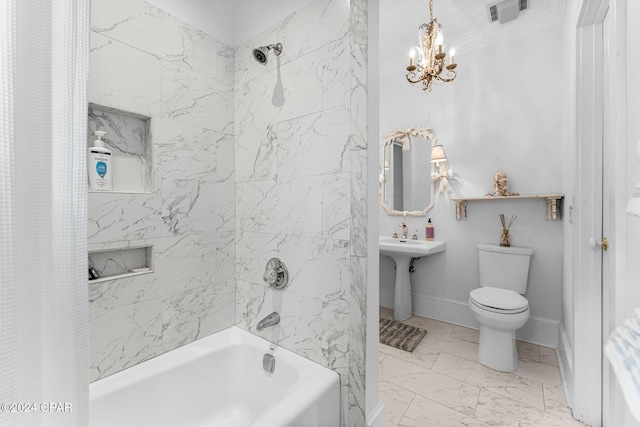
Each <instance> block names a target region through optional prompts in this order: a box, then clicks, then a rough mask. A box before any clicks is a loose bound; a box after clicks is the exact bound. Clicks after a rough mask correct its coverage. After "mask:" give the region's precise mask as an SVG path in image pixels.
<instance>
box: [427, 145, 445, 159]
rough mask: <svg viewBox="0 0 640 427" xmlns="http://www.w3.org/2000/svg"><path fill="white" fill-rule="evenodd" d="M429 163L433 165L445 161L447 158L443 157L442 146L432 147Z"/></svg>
mask: <svg viewBox="0 0 640 427" xmlns="http://www.w3.org/2000/svg"><path fill="white" fill-rule="evenodd" d="M431 161H432V162H433V163H437V162H446V161H447V156H445V154H444V149H443V148H442V145H434V146H433V147H432V148H431Z"/></svg>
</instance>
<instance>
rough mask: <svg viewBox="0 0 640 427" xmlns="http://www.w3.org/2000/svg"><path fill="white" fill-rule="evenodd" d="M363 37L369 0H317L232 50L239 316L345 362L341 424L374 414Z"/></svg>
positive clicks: (288, 342) (313, 354) (318, 356)
mask: <svg viewBox="0 0 640 427" xmlns="http://www.w3.org/2000/svg"><path fill="white" fill-rule="evenodd" d="M277 42H281V43H283V45H284V47H283V51H282V54H281V55H280V56H279V57H275V56H274V55H273V54H271V55H269V58H268V59H269V61H268V63H267V64H266V66H263V65H260V64H258V63H257V62H255V61H254V60H253V58H252V56H251V49H252V48H254V47H256V46H263V45H265V44H270V43H277ZM366 43H367V35H366V1H363V0H357V1H356V0H354V1H346V0H318V1H315V2H313V3H311V4H309V5H308V6H306V7H304V8H303V9H300V10H298V11H297V12H295V13H293V14H292V15H289V16H288V17H286V18H285V19H283V20H282V21H281V22H279V23H278V24H276V25H275V26H274V27H272V28H270V29H268V30H267V31H265V32H264V33H262V34H261V35H259V36H257V37H255V38H254V39H252V40H250V41H248V42H247V43H245V44H243V45H240V46H239V47H238V48H236V52H235V73H234V77H235V109H234V127H235V144H236V153H235V160H236V163H235V164H236V168H235V179H236V201H235V203H236V205H235V206H236V230H237V244H236V251H235V253H236V280H237V287H236V313H235V315H236V324H237V325H238V326H240V327H242V328H245V329H247V330H249V331H251V332H253V333H255V334H258V335H262V336H263V337H265V338H267V339H269V340H271V341H274V342H276V343H278V344H279V345H281V346H283V347H286V348H288V349H290V350H292V351H295V352H297V353H299V354H301V355H303V356H305V357H307V358H309V359H311V360H314V361H316V362H318V363H320V364H322V365H324V366H327V367H329V368H331V369H333V370H335V371H336V372H338V374H339V375H340V379H341V384H342V423H343V425H345V426H346V425H348V426H364V425H366V422H365V407H364V404H365V403H364V402H365V399H364V398H365V390H364V384H365V382H364V375H365V373H364V362H365V351H364V349H365V347H364V339H365V337H364V331H365V321H366V319H365V304H366V260H367V258H366V257H367V253H366V241H365V239H366V220H367V217H366V188H367V180H366V164H367V152H366V135H367V123H366V114H367V113H366V103H367V86H366V70H367V62H366V48H367V45H366ZM273 256H278V257H281V258H282V259H283V260H284V261H285V263H286V264H287V266H288V268H289V272H290V277H291V280H290V285H289V287H288V288H286V289H285V290H283V291H274V290H272V289H270V288H268V287H266V286H265V284H264V282H263V280H262V274H263V271H264V266H265V264H266V262H267V261H268V260H269V258H271V257H273ZM272 311H277V312H278V313H279V314H280V316H281V321H280V323H279V324H278V325H276V326H274V327H270V328H267V329H265V330H263V331H261V332H258V331H256V328H255V327H256V324H257V322H258V321H259V320H260V319H262V318H263V317H264V316H266V315H268V314H269V313H271V312H272Z"/></svg>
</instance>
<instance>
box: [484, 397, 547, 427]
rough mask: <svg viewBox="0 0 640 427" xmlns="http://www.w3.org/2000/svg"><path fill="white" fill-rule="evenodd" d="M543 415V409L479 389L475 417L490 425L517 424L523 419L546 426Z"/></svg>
mask: <svg viewBox="0 0 640 427" xmlns="http://www.w3.org/2000/svg"><path fill="white" fill-rule="evenodd" d="M543 417H544V411H542V410H540V409H537V408H534V407H531V406H528V405H523V404H522V403H521V402H518V401H515V400H513V399H509V398H508V397H504V396H500V395H498V394H495V393H493V392H491V391H488V390H485V389H482V390H480V397H479V398H478V407H477V408H476V418H478V419H479V420H481V421H483V422H485V423H487V424H489V425H491V426H519V425H522V424H521V423H522V422H523V421H524V420H527V421H530V422H532V424H531V425H538V426H547V425H548V424H545V423H544V422H542V419H543ZM536 423H537V424H536Z"/></svg>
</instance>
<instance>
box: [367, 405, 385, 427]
mask: <svg viewBox="0 0 640 427" xmlns="http://www.w3.org/2000/svg"><path fill="white" fill-rule="evenodd" d="M383 414H384V406H383V405H382V402H380V401H378V405H377V406H376V408H375V409H374V410H373V412H372V413H371V414H369V416H368V417H367V427H384V417H383V416H382V415H383Z"/></svg>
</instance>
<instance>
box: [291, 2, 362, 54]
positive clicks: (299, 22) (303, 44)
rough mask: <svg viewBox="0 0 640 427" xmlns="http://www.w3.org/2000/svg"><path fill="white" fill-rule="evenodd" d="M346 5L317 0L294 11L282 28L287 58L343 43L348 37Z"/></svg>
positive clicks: (344, 3) (348, 17) (347, 9)
mask: <svg viewBox="0 0 640 427" xmlns="http://www.w3.org/2000/svg"><path fill="white" fill-rule="evenodd" d="M349 19H350V5H349V1H347V0H318V1H314V2H312V3H310V4H308V5H307V6H305V7H304V8H302V9H299V10H298V11H296V12H295V13H294V14H293V15H291V16H290V17H289V19H286V21H285V22H284V24H283V26H282V27H283V30H282V31H283V35H284V44H285V47H286V49H287V54H288V57H289V58H299V57H301V56H303V55H305V54H306V53H307V52H311V51H313V50H316V49H318V48H320V47H322V46H325V45H327V44H329V43H332V42H334V41H335V40H341V39H343V38H344V37H345V36H346V35H347V34H349Z"/></svg>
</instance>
